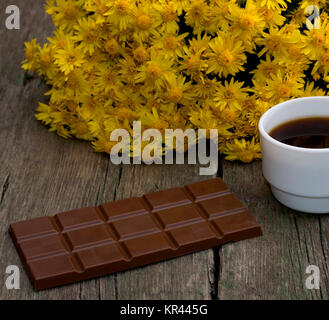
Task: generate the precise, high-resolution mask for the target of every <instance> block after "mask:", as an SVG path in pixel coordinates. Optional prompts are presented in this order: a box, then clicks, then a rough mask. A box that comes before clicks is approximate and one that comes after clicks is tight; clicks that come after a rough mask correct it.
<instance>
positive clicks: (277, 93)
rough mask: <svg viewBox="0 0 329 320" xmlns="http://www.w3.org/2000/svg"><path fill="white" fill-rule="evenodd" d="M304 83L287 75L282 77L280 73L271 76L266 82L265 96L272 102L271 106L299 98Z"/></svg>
mask: <svg viewBox="0 0 329 320" xmlns="http://www.w3.org/2000/svg"><path fill="white" fill-rule="evenodd" d="M303 87H304V83H301V82H299V81H298V80H297V79H296V78H293V77H290V76H289V75H285V76H284V75H282V74H281V72H280V71H278V72H277V73H276V75H271V77H270V78H269V79H267V81H266V87H265V89H264V90H265V92H266V93H265V94H266V95H267V98H268V99H269V100H270V101H272V103H273V105H274V104H277V103H280V102H283V101H286V100H289V99H292V98H296V97H299V96H300V95H301V90H302V88H303Z"/></svg>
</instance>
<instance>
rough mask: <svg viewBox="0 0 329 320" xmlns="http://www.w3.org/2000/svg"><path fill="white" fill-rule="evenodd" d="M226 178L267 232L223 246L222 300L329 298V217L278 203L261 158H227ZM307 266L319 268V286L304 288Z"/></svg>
mask: <svg viewBox="0 0 329 320" xmlns="http://www.w3.org/2000/svg"><path fill="white" fill-rule="evenodd" d="M223 171H224V180H225V181H226V183H227V184H228V185H229V186H230V187H231V189H232V190H233V191H234V192H235V193H236V195H237V196H238V197H240V199H241V200H242V201H244V203H245V204H246V205H247V206H248V207H249V209H250V212H251V213H252V214H253V216H254V217H255V218H256V219H257V220H258V222H259V223H260V224H261V225H262V227H263V231H264V236H263V237H261V238H257V239H252V240H248V241H242V242H239V243H234V244H229V245H226V246H223V247H222V248H221V250H220V256H219V261H220V267H221V270H220V275H219V292H218V298H219V299H326V300H327V299H328V298H329V281H328V279H329V277H328V276H329V273H328V271H329V270H328V261H329V260H328V256H329V247H328V239H329V216H328V215H322V216H318V215H310V214H303V213H299V212H296V211H294V210H290V209H288V208H286V207H284V206H282V205H281V204H280V203H279V202H277V201H276V200H275V199H274V198H273V196H272V194H271V191H270V189H269V187H268V185H267V183H266V182H265V180H264V178H263V176H262V169H261V162H255V163H253V164H248V165H243V164H239V163H233V164H232V163H228V162H226V161H225V162H224V163H223ZM308 265H317V266H318V267H319V268H320V277H321V283H320V285H321V286H320V290H308V289H307V288H306V287H305V279H306V277H307V276H308V275H307V274H306V273H305V270H306V267H307V266H308Z"/></svg>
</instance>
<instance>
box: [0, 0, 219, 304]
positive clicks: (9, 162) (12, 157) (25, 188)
mask: <svg viewBox="0 0 329 320" xmlns="http://www.w3.org/2000/svg"><path fill="white" fill-rule="evenodd" d="M6 2H7V1H6ZM8 4H9V3H5V2H2V3H1V6H0V11H1V13H4V10H5V7H6V6H7V5H8ZM43 4H44V3H43V2H42V1H40V2H36V1H33V2H30V1H29V2H26V1H18V2H17V5H18V6H19V8H20V10H21V22H22V25H21V30H19V31H16V30H12V31H7V30H4V29H3V28H2V29H1V30H0V31H1V33H0V43H1V47H0V56H1V62H0V69H1V71H2V78H1V80H0V88H1V91H0V102H1V105H2V108H1V109H0V119H1V122H0V145H1V154H0V161H1V164H2V165H1V167H0V217H1V222H2V223H1V225H0V236H1V238H2V240H3V241H2V242H1V244H0V255H1V257H2V259H1V261H0V270H5V268H6V266H7V265H8V264H17V265H19V266H20V267H21V270H22V266H21V263H20V261H19V258H18V256H17V253H16V251H15V250H14V247H13V245H12V243H11V240H10V238H9V235H8V232H7V231H8V226H9V224H10V223H11V222H12V221H17V220H21V219H27V218H33V217H37V216H40V215H50V214H54V213H57V212H61V211H65V210H70V209H73V208H78V207H84V206H89V205H96V204H99V203H102V202H105V201H111V200H113V199H121V198H125V197H129V196H131V195H141V194H143V193H145V192H148V191H153V190H155V189H157V188H161V189H162V188H168V187H172V186H177V185H183V184H186V183H190V182H193V181H197V180H199V177H198V167H197V166H170V167H166V166H124V167H123V168H121V167H115V166H113V165H112V164H110V162H109V158H108V157H107V156H104V155H99V154H95V153H93V152H92V151H91V149H90V147H89V146H88V144H87V143H84V142H80V141H65V140H63V139H61V138H59V137H57V136H56V135H54V134H50V133H48V132H47V130H46V129H45V127H43V126H42V125H41V124H40V123H38V122H37V121H36V120H35V119H34V117H33V114H34V110H35V107H36V105H37V101H40V100H44V97H43V96H42V94H43V92H45V90H46V88H45V87H44V86H43V85H42V84H41V82H40V80H39V79H37V78H34V79H32V80H31V81H29V82H28V83H24V81H23V79H24V71H23V70H22V69H21V67H20V65H21V61H22V60H23V59H24V53H23V52H24V41H28V40H31V39H32V38H34V37H37V38H38V39H40V40H41V41H44V40H45V39H46V37H47V36H49V35H50V34H51V32H52V28H53V26H52V23H51V21H50V19H49V16H47V15H46V14H45V13H44V10H43ZM41 26H42V27H41ZM2 27H3V26H2ZM119 183H120V184H119ZM1 187H2V190H1ZM212 252H213V251H212V250H209V251H205V252H202V253H197V254H195V255H190V256H187V257H183V258H178V259H174V260H171V261H169V262H166V263H164V264H161V263H160V264H157V265H153V266H149V267H145V268H140V269H137V270H134V271H128V272H125V273H122V274H117V275H110V276H107V277H102V278H98V279H93V280H89V281H84V282H81V283H78V284H73V285H70V286H66V287H62V288H56V289H52V290H46V291H42V292H39V293H36V292H34V291H33V289H32V286H31V285H30V283H29V281H28V279H27V276H26V274H25V272H22V279H21V288H22V289H21V290H17V291H8V290H7V289H6V288H5V287H4V285H3V284H0V298H1V299H114V298H128V297H131V298H133V297H135V298H147V297H153V298H157V297H158V298H159V297H161V298H173V297H177V298H210V296H211V288H212V284H213V281H212V278H213V277H212V269H213V260H214V259H213V254H212Z"/></svg>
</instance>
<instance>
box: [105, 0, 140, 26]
mask: <svg viewBox="0 0 329 320" xmlns="http://www.w3.org/2000/svg"><path fill="white" fill-rule="evenodd" d="M107 6H108V9H109V10H108V11H107V12H106V13H105V14H104V15H105V16H107V17H108V21H111V22H112V23H113V25H114V27H115V28H117V29H119V30H120V31H122V30H126V29H127V28H128V27H129V26H130V24H131V23H132V14H133V10H134V9H135V7H136V6H135V1H132V0H115V1H107Z"/></svg>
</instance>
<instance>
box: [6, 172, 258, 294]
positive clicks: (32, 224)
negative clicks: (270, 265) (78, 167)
mask: <svg viewBox="0 0 329 320" xmlns="http://www.w3.org/2000/svg"><path fill="white" fill-rule="evenodd" d="M9 231H10V234H11V236H12V239H13V241H14V244H15V246H16V248H17V251H18V253H19V255H20V257H21V260H22V262H23V264H24V266H25V268H26V270H27V273H28V275H29V277H30V279H31V281H32V283H33V285H34V288H35V289H36V290H41V289H45V288H51V287H55V286H59V285H64V284H68V283H72V282H76V281H80V280H84V279H88V278H93V277H97V276H102V275H105V274H109V273H113V272H118V271H123V270H127V269H131V268H135V267H139V266H143V265H146V264H150V263H154V262H158V261H161V260H166V259H169V258H174V257H177V256H182V255H185V254H188V253H192V252H196V251H199V250H205V249H208V248H211V247H214V246H218V245H220V244H223V243H226V242H230V241H238V240H243V239H248V238H252V237H257V236H260V235H261V234H262V230H261V227H260V225H259V224H258V223H257V222H256V220H255V219H254V218H253V217H252V216H251V215H250V213H249V212H248V211H247V210H246V209H245V207H244V206H243V205H242V203H241V202H240V201H239V200H238V199H237V198H236V196H235V195H234V194H232V192H231V191H230V189H229V188H228V187H227V186H226V185H225V183H224V182H223V181H222V180H221V179H219V178H215V179H211V180H206V181H202V182H197V183H194V184H190V185H187V186H185V187H183V188H173V189H169V190H165V191H157V192H153V193H149V194H146V195H144V196H143V197H140V198H137V197H136V198H131V199H126V200H118V201H114V202H110V203H105V204H102V205H100V206H99V207H89V208H85V209H79V210H73V211H69V212H64V213H59V214H56V215H55V216H53V217H41V218H37V219H33V220H27V221H22V222H16V223H13V224H11V225H10V230H9Z"/></svg>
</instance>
